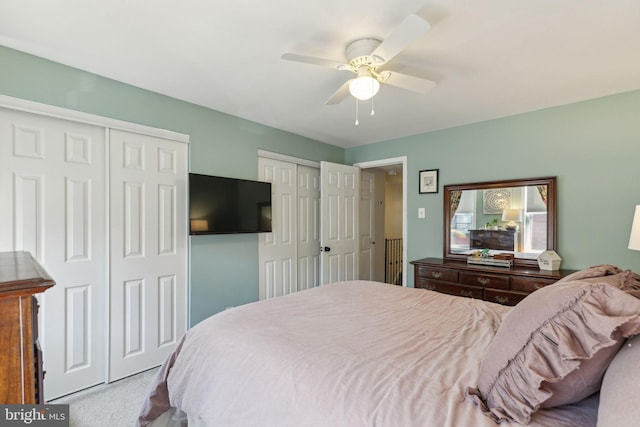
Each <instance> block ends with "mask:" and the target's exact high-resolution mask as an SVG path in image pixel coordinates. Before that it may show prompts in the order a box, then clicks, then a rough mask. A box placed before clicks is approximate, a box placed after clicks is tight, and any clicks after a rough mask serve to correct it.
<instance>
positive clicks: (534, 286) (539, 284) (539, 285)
mask: <svg viewBox="0 0 640 427" xmlns="http://www.w3.org/2000/svg"><path fill="white" fill-rule="evenodd" d="M540 288H544V284H542V283H536V284H535V285H533V289H535V290H536V291H537V290H538V289H540Z"/></svg>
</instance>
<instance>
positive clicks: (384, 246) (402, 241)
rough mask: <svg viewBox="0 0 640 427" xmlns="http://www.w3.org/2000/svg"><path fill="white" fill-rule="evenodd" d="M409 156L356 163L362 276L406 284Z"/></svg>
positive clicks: (366, 278) (363, 277)
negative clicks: (358, 173)
mask: <svg viewBox="0 0 640 427" xmlns="http://www.w3.org/2000/svg"><path fill="white" fill-rule="evenodd" d="M406 165H407V158H406V157H395V158H389V159H381V160H374V161H370V162H362V163H356V164H354V166H357V167H359V168H360V169H361V190H362V191H361V200H360V278H361V279H363V280H374V281H379V282H386V283H392V284H397V285H402V286H406V283H407V281H406V274H404V272H406V271H407V256H406V253H407V227H406V223H407V197H406V195H407V177H406V171H407V168H406Z"/></svg>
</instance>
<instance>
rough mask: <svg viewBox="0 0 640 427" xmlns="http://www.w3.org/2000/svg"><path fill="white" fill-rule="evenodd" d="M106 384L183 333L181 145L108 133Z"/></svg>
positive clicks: (150, 361) (145, 363) (148, 363)
mask: <svg viewBox="0 0 640 427" xmlns="http://www.w3.org/2000/svg"><path fill="white" fill-rule="evenodd" d="M109 145H110V153H111V155H110V222H111V229H110V232H111V251H110V252H111V268H110V274H111V285H110V293H111V316H110V317H111V321H110V327H111V331H110V351H109V355H110V356H109V380H110V381H113V380H116V379H119V378H123V377H125V376H128V375H131V374H133V373H136V372H140V371H142V370H144V369H148V368H151V367H153V366H157V365H159V364H161V363H162V362H163V361H164V359H165V358H166V357H167V355H168V354H169V352H170V351H171V350H173V348H174V346H175V344H176V342H177V340H178V339H179V338H180V337H181V336H182V335H183V334H184V332H185V331H186V325H187V312H186V310H187V302H186V301H187V203H186V195H187V177H188V174H187V145H186V144H183V143H178V142H174V141H169V140H166V139H162V138H157V137H151V136H144V135H139V134H135V133H128V132H122V131H115V130H114V131H111V133H110V143H109Z"/></svg>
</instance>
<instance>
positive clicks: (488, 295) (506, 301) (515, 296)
mask: <svg viewBox="0 0 640 427" xmlns="http://www.w3.org/2000/svg"><path fill="white" fill-rule="evenodd" d="M527 295H529V294H528V293H527V292H514V291H503V290H501V289H490V288H486V289H485V290H484V297H483V298H484V300H485V301H491V302H497V303H498V304H502V305H516V304H517V303H519V302H520V301H522V300H523V299H524V298H525V297H526V296H527Z"/></svg>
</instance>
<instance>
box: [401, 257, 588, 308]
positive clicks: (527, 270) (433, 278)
mask: <svg viewBox="0 0 640 427" xmlns="http://www.w3.org/2000/svg"><path fill="white" fill-rule="evenodd" d="M411 264H413V268H414V283H415V284H414V286H415V287H416V288H423V289H429V290H433V291H438V292H443V293H446V294H451V295H458V296H463V297H471V298H478V299H483V300H486V301H492V302H497V303H499V304H505V305H516V304H517V303H518V302H520V301H521V300H522V299H523V298H524V297H526V296H527V295H529V294H530V293H531V292H533V291H535V290H536V289H540V288H541V287H543V286H547V285H550V284H552V283H555V282H557V281H558V280H560V279H561V278H563V277H565V276H568V275H569V274H571V273H574V272H575V271H576V270H554V271H546V270H540V269H537V268H533V267H511V268H505V267H491V266H484V265H475V264H472V265H469V264H467V263H466V262H464V261H450V260H444V259H441V258H423V259H419V260H416V261H411Z"/></svg>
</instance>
